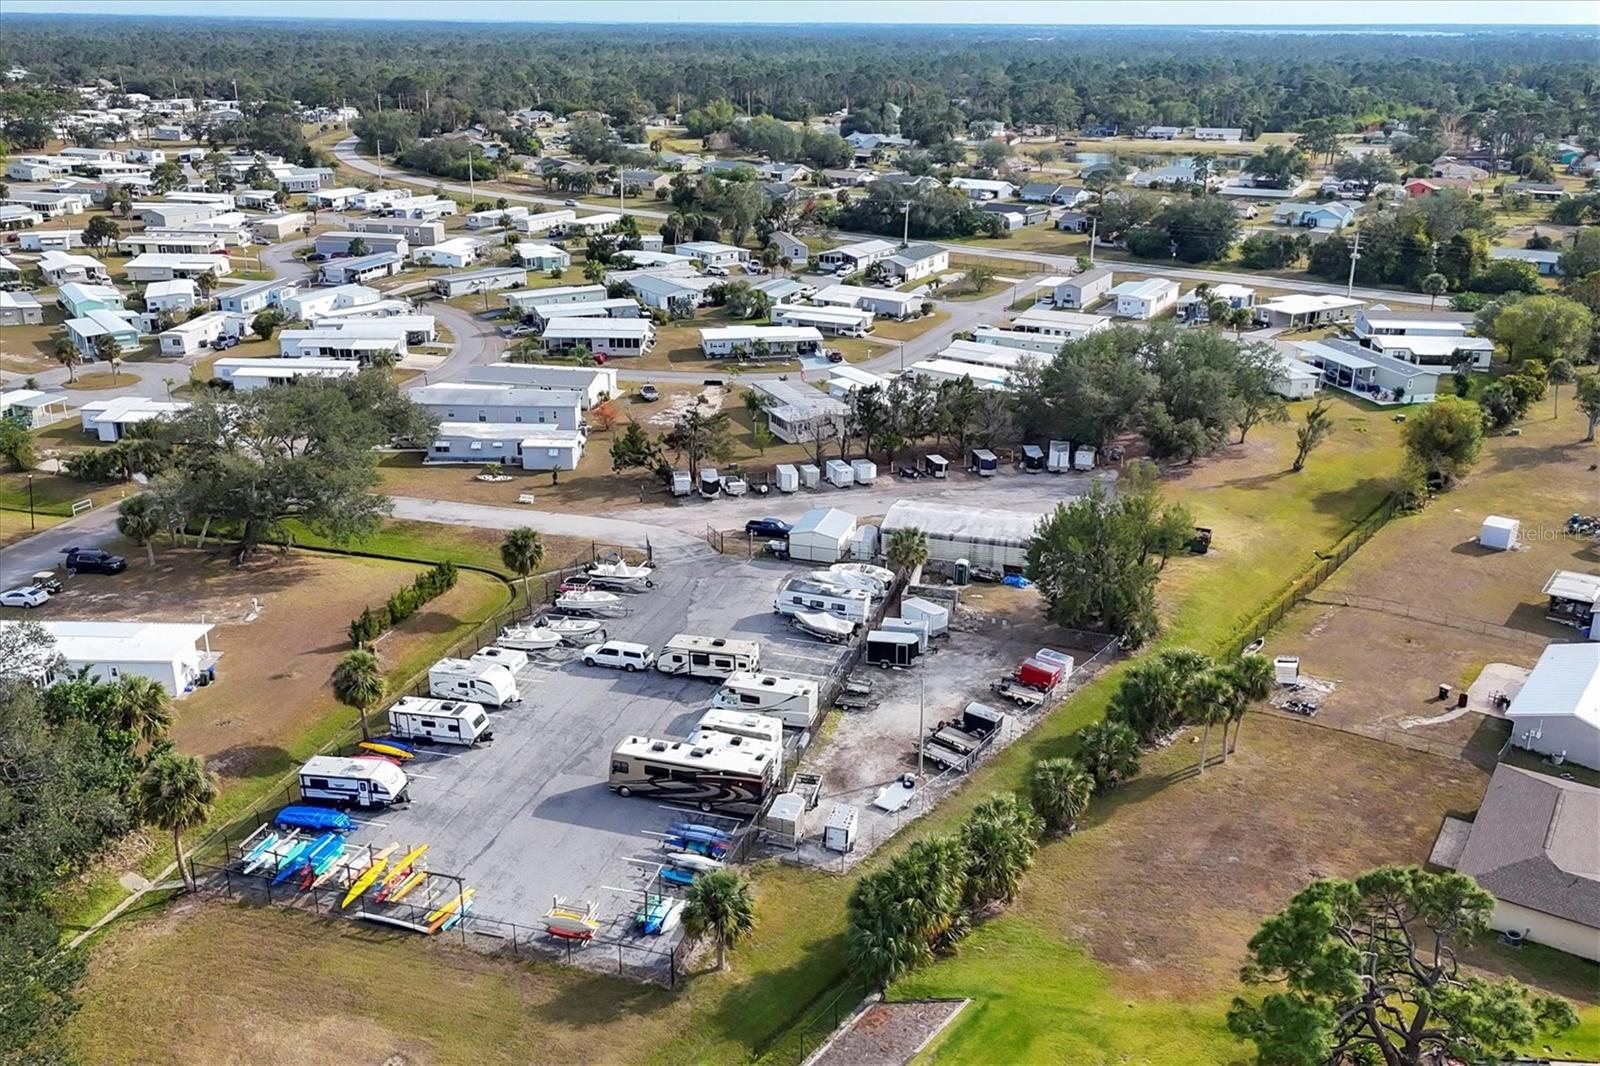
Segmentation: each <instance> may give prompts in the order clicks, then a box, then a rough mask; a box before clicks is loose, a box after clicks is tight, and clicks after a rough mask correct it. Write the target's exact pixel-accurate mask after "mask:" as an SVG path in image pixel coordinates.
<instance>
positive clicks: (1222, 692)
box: [1183, 670, 1230, 774]
mask: <svg viewBox="0 0 1600 1066" xmlns="http://www.w3.org/2000/svg"><path fill="white" fill-rule="evenodd" d="M1229 696H1230V693H1229V691H1228V681H1227V679H1226V678H1225V677H1223V676H1222V674H1221V672H1220V671H1217V670H1209V671H1207V672H1206V673H1204V674H1201V675H1200V676H1199V677H1197V678H1195V679H1194V680H1193V681H1192V682H1190V683H1189V686H1188V689H1187V691H1185V692H1184V694H1183V717H1184V719H1185V720H1186V721H1187V722H1189V723H1190V724H1191V725H1201V726H1204V727H1205V731H1204V732H1203V733H1201V734H1200V772H1201V773H1202V774H1203V773H1205V772H1206V754H1207V751H1206V749H1207V748H1208V747H1209V746H1210V744H1211V727H1212V726H1214V725H1216V724H1217V723H1219V722H1226V721H1227V720H1228V699H1229Z"/></svg>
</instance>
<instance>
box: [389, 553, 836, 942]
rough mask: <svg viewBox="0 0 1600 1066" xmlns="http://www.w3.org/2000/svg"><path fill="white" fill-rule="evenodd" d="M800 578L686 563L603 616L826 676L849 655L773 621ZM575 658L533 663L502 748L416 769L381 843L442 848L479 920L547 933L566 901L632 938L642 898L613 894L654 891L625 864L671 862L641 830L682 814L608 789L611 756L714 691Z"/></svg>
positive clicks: (684, 726)
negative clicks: (622, 608)
mask: <svg viewBox="0 0 1600 1066" xmlns="http://www.w3.org/2000/svg"><path fill="white" fill-rule="evenodd" d="M789 572H790V568H789V567H786V566H783V565H781V564H777V563H771V562H765V561H755V562H747V561H742V560H736V559H732V558H728V557H722V556H709V555H702V556H695V557H692V558H688V559H684V560H681V561H677V562H674V563H672V564H671V565H670V566H669V567H667V568H665V569H662V570H658V571H657V572H656V575H655V581H656V588H654V589H652V590H649V591H647V592H642V593H639V594H634V595H629V594H624V601H625V603H626V605H627V607H628V610H629V613H628V615H627V616H625V617H622V618H616V619H607V620H606V622H605V625H606V631H607V635H608V636H609V637H610V638H611V639H613V640H630V641H639V642H643V643H648V644H649V645H650V646H651V648H652V649H657V648H659V647H660V646H661V645H662V644H663V643H665V642H666V641H667V640H669V639H671V638H672V637H673V636H674V635H676V634H678V633H694V634H701V635H704V636H729V637H739V638H744V639H751V640H757V641H760V642H761V645H762V647H761V661H762V667H763V669H764V670H768V671H771V672H774V673H782V674H788V675H791V676H809V677H813V678H817V679H821V678H822V677H824V676H826V675H827V674H828V672H829V671H830V670H831V669H832V667H833V666H834V665H835V663H836V662H837V661H838V659H839V658H840V657H841V655H842V654H843V653H842V650H841V649H838V648H835V647H833V646H832V645H827V644H821V643H816V642H813V641H810V640H807V639H805V638H804V637H802V636H800V635H799V634H797V633H795V632H794V631H793V630H791V629H790V628H789V627H788V625H787V624H785V623H784V622H783V621H782V620H780V619H779V618H778V617H777V616H776V615H774V614H773V613H772V596H773V594H774V593H775V592H776V591H777V588H778V585H779V584H780V583H781V582H782V580H783V578H784V577H785V576H786V575H787V574H788V573H789ZM579 655H580V650H579V649H577V648H561V649H557V650H555V651H552V652H536V653H530V662H529V665H528V666H527V668H526V669H524V670H523V671H522V672H521V674H520V675H519V677H518V684H519V686H520V687H521V689H522V696H523V702H522V704H521V706H519V707H515V708H513V709H510V710H507V711H497V712H492V713H491V716H490V717H491V719H492V720H493V723H494V733H495V739H494V742H493V743H492V744H490V745H488V746H486V747H479V748H477V749H473V750H470V751H464V752H459V753H454V752H452V753H450V754H428V755H424V756H423V757H421V758H419V759H418V760H417V763H414V764H413V765H412V766H411V767H409V769H410V770H412V771H413V772H414V773H415V774H416V775H417V779H416V781H415V782H414V783H413V785H412V787H411V793H412V799H413V802H412V804H411V806H410V807H408V808H406V809H404V810H395V811H391V812H388V813H385V814H383V815H380V816H379V817H378V818H377V819H376V820H375V822H376V824H375V826H374V829H373V832H372V834H371V840H373V841H375V842H378V843H380V844H381V843H386V842H388V841H390V840H394V839H398V840H401V841H403V842H407V843H410V842H416V843H422V842H428V843H430V844H431V845H432V850H431V851H430V856H429V857H430V859H431V865H432V867H433V869H435V870H438V871H441V872H448V873H452V874H456V875H459V876H461V877H463V878H464V879H465V880H466V883H467V884H468V885H471V886H473V887H475V888H477V890H478V903H477V910H478V912H479V913H480V914H482V915H485V916H488V917H493V918H498V919H502V920H505V921H511V922H516V923H518V924H520V925H527V926H535V925H536V924H537V920H538V919H539V918H540V916H542V915H543V914H544V913H545V911H546V910H547V909H548V908H549V906H550V901H551V897H552V896H555V895H561V896H565V897H567V898H568V899H569V900H594V901H599V902H600V903H601V916H602V919H603V920H605V921H606V922H607V923H608V925H609V924H611V923H612V922H613V921H614V922H615V925H614V927H613V928H609V929H608V930H607V932H611V933H616V934H621V933H623V932H625V931H626V925H627V921H628V918H629V916H630V915H631V914H632V911H633V908H634V906H636V905H637V903H638V897H637V896H634V897H632V899H631V900H630V899H627V898H624V897H621V896H619V895H618V894H617V893H615V892H609V891H606V889H605V886H611V887H612V888H631V887H632V886H635V885H642V884H643V879H644V877H645V875H646V874H647V873H648V870H647V868H646V867H643V866H639V865H636V864H633V863H630V862H628V861H627V860H628V859H629V858H630V857H636V858H641V859H643V858H649V857H651V855H652V854H654V855H657V856H659V854H660V852H659V850H658V849H657V848H656V846H655V839H654V838H651V837H648V836H645V835H644V833H646V832H664V831H665V830H666V829H667V827H668V826H669V824H670V823H671V822H672V821H673V820H674V818H675V817H677V816H679V815H681V812H679V811H674V810H672V809H669V808H667V807H665V806H663V805H661V804H660V803H659V802H657V801H655V800H653V799H650V798H647V797H643V796H635V797H631V798H628V799H624V798H622V797H619V796H616V795H614V794H613V793H611V792H610V791H609V790H608V789H607V788H606V784H605V782H606V773H607V764H608V759H609V756H610V754H611V750H612V748H613V747H614V746H615V745H616V743H617V741H618V740H620V739H621V738H622V737H624V736H628V735H630V734H635V735H641V736H651V737H667V738H681V737H683V736H685V735H687V734H688V733H689V732H690V731H691V730H692V729H693V728H694V726H695V724H696V723H697V722H698V721H699V718H700V715H701V714H702V713H703V712H704V711H705V710H706V708H707V707H708V705H709V702H710V699H711V696H712V694H713V693H714V692H715V691H716V689H717V684H716V683H715V682H712V681H706V680H700V679H697V678H690V677H668V676H666V675H663V674H661V673H659V672H657V671H655V670H650V671H647V672H641V673H626V672H623V671H619V670H610V669H606V668H604V667H595V668H593V669H591V668H589V667H587V666H584V665H583V663H582V661H581V659H580V658H579ZM419 764H420V765H419ZM653 943H654V942H652V944H653ZM658 946H661V947H665V946H666V945H665V944H660V945H658Z"/></svg>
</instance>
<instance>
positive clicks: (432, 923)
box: [424, 888, 474, 933]
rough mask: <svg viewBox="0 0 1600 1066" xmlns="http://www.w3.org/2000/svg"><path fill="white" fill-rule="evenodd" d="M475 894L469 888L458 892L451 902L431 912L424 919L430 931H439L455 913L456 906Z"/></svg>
mask: <svg viewBox="0 0 1600 1066" xmlns="http://www.w3.org/2000/svg"><path fill="white" fill-rule="evenodd" d="M473 895H474V892H473V890H472V889H470V888H469V889H467V890H466V891H465V892H462V893H459V894H457V895H456V896H455V898H454V899H452V900H450V902H448V903H446V904H444V905H443V906H441V907H439V908H438V909H436V910H434V911H432V912H430V913H429V914H428V917H427V918H426V919H424V920H425V921H426V922H427V923H428V932H430V933H437V932H438V931H439V927H440V926H441V925H443V924H444V923H445V919H447V918H449V917H450V916H451V915H452V914H454V913H455V912H456V908H457V907H459V906H461V904H462V903H463V902H464V901H466V900H469V899H471V898H472V897H473Z"/></svg>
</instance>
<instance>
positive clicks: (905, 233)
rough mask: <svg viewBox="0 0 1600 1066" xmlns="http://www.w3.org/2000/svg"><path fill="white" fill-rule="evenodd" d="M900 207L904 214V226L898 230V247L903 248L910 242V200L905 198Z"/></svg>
mask: <svg viewBox="0 0 1600 1066" xmlns="http://www.w3.org/2000/svg"><path fill="white" fill-rule="evenodd" d="M900 209H901V210H902V211H904V212H905V216H906V219H905V226H904V228H903V229H901V231H900V247H902V248H904V247H905V246H906V245H908V244H910V243H911V201H910V200H907V201H906V202H905V203H904V204H902V205H901V206H900Z"/></svg>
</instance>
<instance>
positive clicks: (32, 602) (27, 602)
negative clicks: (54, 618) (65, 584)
mask: <svg viewBox="0 0 1600 1066" xmlns="http://www.w3.org/2000/svg"><path fill="white" fill-rule="evenodd" d="M49 602H50V594H49V593H48V592H46V591H45V590H44V589H42V588H40V587H39V586H38V585H24V586H23V587H22V588H19V589H8V590H7V591H5V592H0V607H37V606H39V605H40V604H41V603H49Z"/></svg>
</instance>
